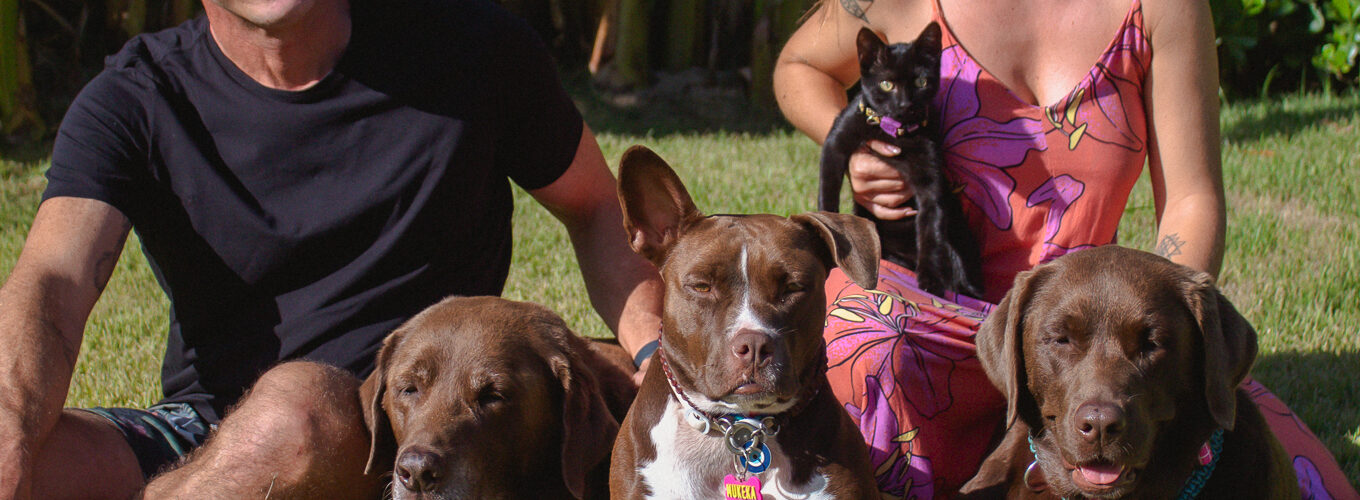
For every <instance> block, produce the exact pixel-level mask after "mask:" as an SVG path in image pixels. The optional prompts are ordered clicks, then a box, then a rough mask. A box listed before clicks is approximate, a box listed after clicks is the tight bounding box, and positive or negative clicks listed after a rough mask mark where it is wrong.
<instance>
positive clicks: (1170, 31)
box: [1143, 0, 1226, 276]
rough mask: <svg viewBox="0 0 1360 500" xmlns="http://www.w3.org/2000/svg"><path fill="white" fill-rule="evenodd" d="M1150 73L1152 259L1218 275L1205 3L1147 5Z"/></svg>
mask: <svg viewBox="0 0 1360 500" xmlns="http://www.w3.org/2000/svg"><path fill="white" fill-rule="evenodd" d="M1143 13H1144V14H1145V15H1146V18H1145V19H1146V21H1147V22H1146V26H1147V28H1148V33H1149V37H1151V41H1152V54H1153V56H1152V67H1151V68H1150V70H1149V73H1148V78H1147V85H1146V87H1145V90H1144V92H1145V93H1146V95H1145V96H1144V99H1145V100H1146V102H1147V106H1146V108H1147V118H1148V128H1149V129H1150V130H1149V132H1150V137H1151V139H1152V140H1150V141H1148V142H1149V149H1148V164H1149V169H1150V173H1151V177H1152V189H1153V197H1154V201H1155V203H1156V207H1157V243H1156V252H1157V254H1159V255H1162V256H1164V257H1166V258H1168V259H1171V260H1172V261H1175V262H1178V263H1180V264H1184V265H1187V266H1190V267H1192V268H1195V269H1199V270H1201V271H1205V272H1208V273H1209V274H1212V275H1214V276H1218V271H1219V268H1220V267H1221V265H1222V263H1223V241H1224V232H1225V227H1226V215H1225V212H1226V209H1225V203H1224V195H1223V169H1222V163H1221V157H1220V155H1221V152H1220V150H1219V140H1220V139H1219V131H1218V59H1217V56H1216V54H1215V51H1214V28H1213V21H1212V18H1211V17H1210V12H1209V5H1208V2H1182V1H1180V0H1145V1H1144V3H1143Z"/></svg>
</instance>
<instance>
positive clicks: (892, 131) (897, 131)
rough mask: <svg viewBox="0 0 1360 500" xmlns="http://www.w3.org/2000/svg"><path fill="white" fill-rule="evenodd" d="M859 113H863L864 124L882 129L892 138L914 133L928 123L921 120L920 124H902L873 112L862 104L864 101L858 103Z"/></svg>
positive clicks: (872, 109)
mask: <svg viewBox="0 0 1360 500" xmlns="http://www.w3.org/2000/svg"><path fill="white" fill-rule="evenodd" d="M859 111H860V112H861V113H864V122H865V123H868V124H869V125H873V126H877V127H878V128H880V129H883V131H884V132H886V133H887V134H888V135H890V136H893V137H902V136H903V135H906V134H911V133H915V132H916V130H917V129H920V128H921V127H924V126H926V123H927V122H928V121H929V119H925V120H921V123H907V124H903V123H902V122H900V121H897V119H896V118H893V117H891V116H886V115H884V114H882V113H879V112H878V111H875V110H874V108H871V107H869V106H868V105H867V104H864V101H860V103H859Z"/></svg>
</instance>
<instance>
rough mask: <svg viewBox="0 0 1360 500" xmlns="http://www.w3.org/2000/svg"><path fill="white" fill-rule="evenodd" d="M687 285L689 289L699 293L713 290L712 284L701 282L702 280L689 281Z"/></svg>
mask: <svg viewBox="0 0 1360 500" xmlns="http://www.w3.org/2000/svg"><path fill="white" fill-rule="evenodd" d="M687 286H688V287H689V289H690V290H694V291H695V292H699V293H708V292H711V291H713V285H709V284H708V283H703V282H699V283H690V284H689V285H687Z"/></svg>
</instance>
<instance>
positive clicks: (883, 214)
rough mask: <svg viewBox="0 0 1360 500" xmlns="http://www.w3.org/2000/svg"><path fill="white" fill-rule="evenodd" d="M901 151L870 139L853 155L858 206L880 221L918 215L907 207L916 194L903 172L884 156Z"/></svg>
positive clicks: (853, 186) (852, 184)
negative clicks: (884, 159)
mask: <svg viewBox="0 0 1360 500" xmlns="http://www.w3.org/2000/svg"><path fill="white" fill-rule="evenodd" d="M871 149H872V150H873V151H872V152H871V151H870V150H871ZM901 152H902V151H901V150H900V149H898V148H897V146H893V145H892V144H888V143H886V142H882V141H876V140H870V141H869V142H868V143H867V144H866V147H862V148H860V150H859V151H856V152H855V154H853V155H850V190H851V191H852V192H854V194H855V196H854V198H855V203H857V204H859V205H860V206H862V207H864V208H866V209H868V210H869V213H871V214H873V215H874V217H878V218H879V219H883V220H896V219H901V218H903V217H907V216H911V215H915V214H916V209H914V208H911V207H909V206H905V205H906V203H907V200H910V199H911V198H912V197H913V196H915V194H916V193H913V192H912V190H911V186H910V185H909V184H907V181H906V179H903V178H902V173H901V172H898V171H897V169H896V168H893V167H892V165H889V164H888V162H886V161H883V158H881V157H880V156H897V155H898V154H899V153H901Z"/></svg>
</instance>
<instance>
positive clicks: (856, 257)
mask: <svg viewBox="0 0 1360 500" xmlns="http://www.w3.org/2000/svg"><path fill="white" fill-rule="evenodd" d="M789 219H791V220H793V221H794V222H797V223H799V224H803V225H805V226H809V227H811V228H813V229H815V230H816V234H817V236H819V237H821V239H822V241H824V242H826V248H827V250H828V251H829V252H830V255H831V258H832V260H833V262H828V263H827V267H828V268H830V267H832V266H835V267H839V268H841V271H843V272H845V275H846V276H849V277H850V279H851V280H854V282H855V284H856V285H859V286H860V288H863V289H865V290H872V289H873V288H874V287H875V286H878V259H879V243H878V231H877V230H875V229H874V224H873V223H872V222H869V220H868V219H865V218H863V217H858V216H854V215H850V214H838V213H833V212H808V213H805V214H797V215H793V216H790V217H789Z"/></svg>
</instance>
